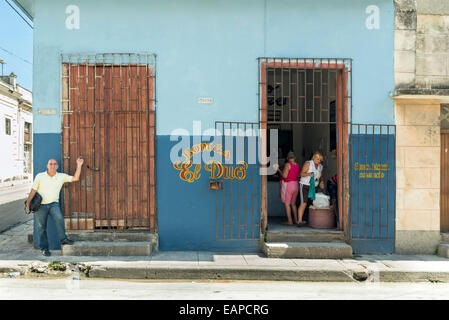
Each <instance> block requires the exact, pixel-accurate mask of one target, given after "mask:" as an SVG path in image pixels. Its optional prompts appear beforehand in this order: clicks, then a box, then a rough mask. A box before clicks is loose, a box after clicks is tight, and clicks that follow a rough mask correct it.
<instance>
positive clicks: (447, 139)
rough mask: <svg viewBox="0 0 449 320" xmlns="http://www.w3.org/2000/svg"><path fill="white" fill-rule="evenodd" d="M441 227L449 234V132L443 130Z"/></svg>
mask: <svg viewBox="0 0 449 320" xmlns="http://www.w3.org/2000/svg"><path fill="white" fill-rule="evenodd" d="M440 175H441V176H440V184H441V189H440V210H441V211H440V215H441V216H440V227H441V231H443V232H449V130H447V129H446V130H443V129H442V130H441V173H440Z"/></svg>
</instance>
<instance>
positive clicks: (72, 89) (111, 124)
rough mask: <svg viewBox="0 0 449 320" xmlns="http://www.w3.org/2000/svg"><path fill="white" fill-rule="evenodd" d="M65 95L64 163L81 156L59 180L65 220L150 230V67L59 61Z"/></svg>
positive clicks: (83, 226)
mask: <svg viewBox="0 0 449 320" xmlns="http://www.w3.org/2000/svg"><path fill="white" fill-rule="evenodd" d="M64 96H66V97H64ZM64 98H65V99H64ZM64 100H65V101H67V102H68V103H66V104H64V103H63V139H62V140H63V147H62V148H63V168H64V171H65V172H67V173H70V174H72V175H73V174H74V171H75V168H76V159H77V157H78V156H81V157H83V158H84V160H85V161H84V166H83V171H82V174H81V180H80V182H77V183H73V184H67V187H66V188H65V192H64V216H65V218H66V228H67V229H72V230H93V229H114V230H116V229H129V228H132V229H136V228H138V229H141V228H142V229H147V230H150V231H154V230H155V159H154V145H155V141H154V129H155V127H154V121H155V119H154V113H153V74H152V70H151V67H149V66H147V65H137V64H136V65H113V64H112V65H111V64H108V65H106V64H96V65H92V64H64V65H63V101H64Z"/></svg>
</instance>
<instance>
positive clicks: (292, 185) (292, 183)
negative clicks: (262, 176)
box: [274, 152, 300, 225]
mask: <svg viewBox="0 0 449 320" xmlns="http://www.w3.org/2000/svg"><path fill="white" fill-rule="evenodd" d="M287 161H288V162H287V163H286V164H285V166H284V170H282V171H281V170H279V165H275V166H274V168H275V169H276V171H277V172H279V174H280V176H281V182H280V184H281V186H280V196H281V200H282V202H283V203H284V206H285V211H286V214H287V222H285V223H284V224H286V225H293V221H294V222H295V223H297V221H298V210H297V207H296V198H297V196H298V191H299V188H298V176H299V171H300V168H299V164H297V163H296V162H295V161H296V157H295V154H294V153H293V152H289V153H288V154H287ZM292 212H293V219H292Z"/></svg>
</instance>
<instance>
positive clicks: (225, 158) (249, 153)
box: [207, 121, 260, 241]
mask: <svg viewBox="0 0 449 320" xmlns="http://www.w3.org/2000/svg"><path fill="white" fill-rule="evenodd" d="M214 142H215V146H216V148H215V149H214V151H215V157H216V158H215V160H214V161H213V162H211V163H209V164H208V165H207V166H208V170H209V171H211V177H212V178H213V179H211V181H210V183H213V184H214V185H215V186H216V187H215V190H216V240H217V241H227V240H254V239H258V238H259V234H260V233H259V221H260V204H259V199H260V176H259V165H258V142H259V124H258V123H250V122H222V121H217V122H215V139H214Z"/></svg>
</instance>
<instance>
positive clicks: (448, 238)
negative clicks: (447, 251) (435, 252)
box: [441, 232, 449, 243]
mask: <svg viewBox="0 0 449 320" xmlns="http://www.w3.org/2000/svg"><path fill="white" fill-rule="evenodd" d="M441 242H444V243H449V232H442V233H441Z"/></svg>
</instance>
